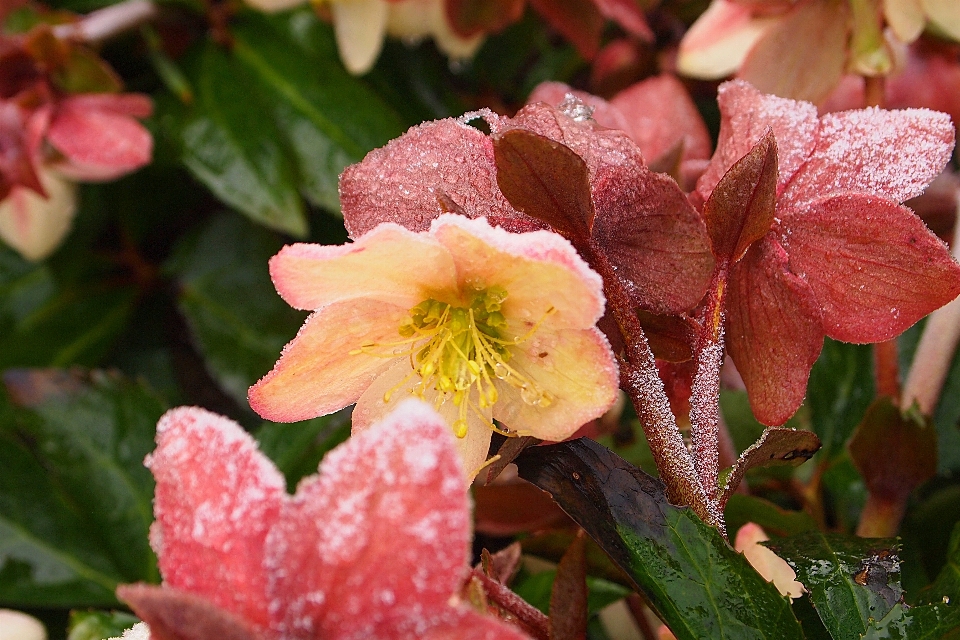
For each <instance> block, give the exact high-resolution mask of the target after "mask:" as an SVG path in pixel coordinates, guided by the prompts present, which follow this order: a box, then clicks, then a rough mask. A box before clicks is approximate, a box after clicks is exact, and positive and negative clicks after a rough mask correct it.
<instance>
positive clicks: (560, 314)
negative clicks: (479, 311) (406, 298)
mask: <svg viewBox="0 0 960 640" xmlns="http://www.w3.org/2000/svg"><path fill="white" fill-rule="evenodd" d="M430 233H431V234H433V236H434V237H435V238H436V239H437V240H438V241H439V242H440V243H441V244H442V245H443V246H444V247H446V248H447V250H448V251H449V252H450V255H451V256H453V259H454V261H455V262H456V265H457V278H458V280H459V282H460V286H461V290H467V289H470V288H480V289H483V288H487V287H492V286H495V285H496V286H500V287H503V288H504V289H506V290H507V294H508V295H507V298H506V300H505V301H504V302H503V306H502V309H501V310H502V312H503V314H504V316H506V317H507V318H508V319H509V318H525V319H529V320H530V322H531V323H533V322H536V321H537V320H539V319H540V317H541V316H542V315H543V314H545V313H546V312H547V310H548V309H550V308H551V307H552V308H553V309H555V310H556V313H554V314H553V315H552V316H551V319H550V320H551V323H553V324H554V325H555V326H558V327H570V328H575V329H585V328H587V327H591V326H593V325H594V324H595V323H596V321H597V320H598V319H599V318H600V316H601V315H602V314H603V305H604V299H603V281H602V280H601V279H600V276H598V275H597V274H596V273H595V272H594V271H593V270H591V269H590V267H588V266H587V263H586V262H584V261H583V259H582V258H581V257H580V256H579V255H578V254H577V252H576V250H575V249H574V248H573V246H572V245H571V244H570V243H569V242H567V240H565V239H564V238H562V237H561V236H559V235H557V234H555V233H553V232H550V231H531V232H529V233H522V234H515V233H508V232H506V231H504V230H503V229H500V228H498V227H491V226H490V225H489V224H487V222H486V220H483V219H480V220H468V219H466V218H464V217H463V216H456V215H444V216H441V217H440V218H438V219H437V220H436V221H434V223H433V226H432V227H431V229H430Z"/></svg>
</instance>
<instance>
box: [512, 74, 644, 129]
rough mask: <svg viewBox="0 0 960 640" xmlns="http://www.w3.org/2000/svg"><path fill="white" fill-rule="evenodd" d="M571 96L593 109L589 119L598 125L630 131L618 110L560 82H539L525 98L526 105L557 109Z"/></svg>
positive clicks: (599, 99)
mask: <svg viewBox="0 0 960 640" xmlns="http://www.w3.org/2000/svg"><path fill="white" fill-rule="evenodd" d="M571 95H572V96H573V97H574V98H576V99H577V100H579V101H580V102H582V103H583V104H585V105H587V106H588V107H590V108H591V109H593V113H592V114H591V117H592V118H593V119H594V120H596V121H597V123H598V124H601V125H603V126H604V127H607V128H608V129H619V130H621V131H627V132H629V131H630V123H629V122H627V119H626V118H625V117H624V115H623V113H622V112H621V111H620V109H618V108H616V107H614V106H613V105H611V104H610V103H609V102H607V101H606V100H604V99H603V98H600V97H598V96H595V95H593V94H592V93H587V92H586V91H578V90H576V89H574V88H573V87H571V86H570V85H568V84H564V83H562V82H553V81H547V82H541V83H540V84H538V85H537V86H536V88H534V90H533V91H532V92H531V93H530V95H529V97H527V104H534V103H537V102H545V103H547V104H548V105H550V106H551V107H553V108H555V109H558V108H559V107H560V105H562V104H563V102H564V101H565V100H566V99H567V96H571Z"/></svg>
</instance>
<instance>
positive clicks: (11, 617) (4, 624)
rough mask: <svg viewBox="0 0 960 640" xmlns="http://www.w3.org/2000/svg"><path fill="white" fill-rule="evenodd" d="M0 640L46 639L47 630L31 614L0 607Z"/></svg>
mask: <svg viewBox="0 0 960 640" xmlns="http://www.w3.org/2000/svg"><path fill="white" fill-rule="evenodd" d="M0 640H47V630H46V629H45V628H44V626H43V624H41V622H40V621H39V620H37V619H36V618H34V617H33V616H29V615H27V614H25V613H21V612H20V611H13V610H12V609H0Z"/></svg>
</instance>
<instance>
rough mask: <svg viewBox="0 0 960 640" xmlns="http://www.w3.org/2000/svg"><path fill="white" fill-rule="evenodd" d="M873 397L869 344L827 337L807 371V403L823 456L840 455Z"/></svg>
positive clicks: (832, 456) (831, 457) (871, 358)
mask: <svg viewBox="0 0 960 640" xmlns="http://www.w3.org/2000/svg"><path fill="white" fill-rule="evenodd" d="M873 397H874V382H873V356H872V352H871V350H870V346H869V345H855V344H844V343H841V342H836V341H835V340H831V339H829V338H828V339H827V340H826V341H824V343H823V351H822V352H821V353H820V358H819V359H818V360H817V362H816V364H814V365H813V370H812V371H811V372H810V382H809V383H808V385H807V405H808V406H809V407H810V420H811V423H812V427H813V430H814V431H815V432H816V434H817V435H818V436H820V440H821V441H823V455H824V458H825V459H826V460H832V459H833V458H835V457H836V456H837V454H839V453H840V452H841V451H842V450H843V447H844V445H845V444H846V442H847V439H848V438H849V437H850V434H851V433H853V430H854V428H855V427H856V426H857V425H858V424H860V420H862V419H863V415H864V414H865V413H866V411H867V407H869V406H870V402H871V401H873Z"/></svg>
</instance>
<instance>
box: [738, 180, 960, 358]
mask: <svg viewBox="0 0 960 640" xmlns="http://www.w3.org/2000/svg"><path fill="white" fill-rule="evenodd" d="M783 224H784V226H785V227H786V228H788V229H789V232H788V233H786V234H785V235H784V237H783V245H784V248H785V249H786V250H787V252H788V253H789V254H790V269H791V270H792V271H793V272H794V273H796V274H797V275H798V276H800V277H801V278H803V279H804V281H805V282H806V283H807V284H809V286H810V288H811V289H812V291H813V293H814V295H815V296H816V299H817V302H818V303H819V304H820V306H821V307H822V309H823V326H824V329H825V331H826V333H827V335H828V336H830V337H831V338H835V339H837V340H843V341H844V342H879V341H881V340H888V339H890V338H893V337H894V336H897V335H899V334H900V333H901V332H903V331H904V330H905V329H906V328H907V327H909V326H910V325H912V324H913V323H915V322H916V321H917V320H919V319H920V318H922V317H923V316H925V315H927V314H928V313H930V312H931V311H933V310H934V309H937V308H939V307H941V306H943V305H944V304H946V303H947V302H950V301H951V300H953V299H954V298H955V297H957V295H958V294H960V266H958V265H957V263H956V262H954V260H953V259H952V258H951V257H950V255H949V253H948V252H947V251H946V247H945V246H944V245H943V242H941V241H940V240H939V239H938V238H937V237H936V236H935V235H934V234H933V233H931V232H930V230H929V229H927V227H926V225H924V224H923V222H922V221H921V220H920V219H919V218H918V217H917V216H915V215H914V214H913V212H911V211H910V210H909V209H907V208H906V207H902V206H899V205H896V204H894V203H892V202H889V201H887V200H883V199H880V198H875V197H870V196H863V195H843V196H834V197H831V198H824V199H822V200H819V201H815V202H813V203H811V204H810V205H809V209H807V210H806V211H804V212H803V213H802V214H799V215H792V216H790V217H789V218H785V219H784V222H783ZM738 367H739V365H738Z"/></svg>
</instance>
